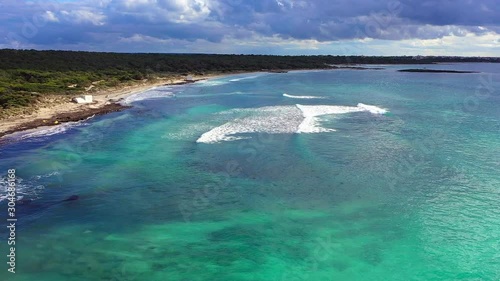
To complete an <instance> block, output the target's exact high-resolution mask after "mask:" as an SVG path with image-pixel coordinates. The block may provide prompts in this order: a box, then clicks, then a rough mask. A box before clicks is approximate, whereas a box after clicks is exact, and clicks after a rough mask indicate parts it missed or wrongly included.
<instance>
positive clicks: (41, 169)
mask: <svg viewBox="0 0 500 281" xmlns="http://www.w3.org/2000/svg"><path fill="white" fill-rule="evenodd" d="M381 67H383V68H384V69H383V70H363V71H361V70H332V71H292V72H289V73H286V74H277V73H250V74H242V75H231V76H226V77H221V78H216V79H210V80H207V81H203V82H198V83H194V84H190V85H183V86H171V87H160V88H156V89H152V90H150V91H147V92H144V93H141V94H137V95H134V96H131V97H129V98H127V99H126V101H125V102H126V103H128V104H130V105H132V106H133V107H132V108H130V109H127V110H125V111H122V112H118V113H113V114H109V115H104V116H97V117H94V118H91V119H88V120H86V121H82V122H78V123H74V124H63V125H61V126H58V127H50V128H45V129H43V128H42V129H39V130H36V131H31V132H26V133H20V134H16V135H13V136H11V137H10V138H9V140H8V141H9V142H8V144H4V145H3V146H0V159H1V160H0V175H1V184H2V186H0V198H1V199H2V201H1V202H0V224H1V225H4V226H2V227H1V230H0V234H1V237H2V241H0V245H1V246H0V250H1V253H0V255H1V256H2V257H3V258H2V259H3V261H4V262H2V266H0V280H6V281H10V280H14V281H17V280H29V281H33V280H36V281H45V280H47V281H63V280H64V281H73V280H74V281H77V280H120V281H124V280H148V281H155V280H158V281H164V280H169V281H170V280H172V281H174V280H186V281H196V280H200V281H201V280H203V281H205V280H230V281H243V280H245V281H260V280H272V281H296V280H313V281H316V280H318V281H322V280H332V281H333V280H335V281H337V280H340V281H343V280H346V281H347V280H415V281H417V280H470V281H472V280H474V281H476V280H492V281H495V280H500V65H497V64H484V63H483V64H441V65H425V66H381ZM421 67H427V68H434V69H457V70H476V71H480V72H481V73H474V74H445V73H441V74H435V73H401V72H397V71H396V70H398V69H403V68H421ZM8 169H16V173H15V175H16V177H17V188H18V190H17V191H18V194H17V195H18V199H19V201H18V202H17V206H16V215H17V218H18V221H17V224H16V273H15V274H12V273H9V272H8V271H7V269H8V267H9V266H8V265H7V264H6V262H7V257H6V255H8V254H9V252H8V247H10V246H8V245H7V238H8V236H9V232H8V230H7V229H6V227H5V226H6V225H7V222H6V220H7V218H8V217H7V200H6V199H5V195H6V191H5V190H6V182H7V171H8ZM71 195H78V196H79V199H78V200H74V201H63V200H64V199H66V198H68V197H69V196H71Z"/></svg>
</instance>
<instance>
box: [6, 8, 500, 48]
mask: <svg viewBox="0 0 500 281" xmlns="http://www.w3.org/2000/svg"><path fill="white" fill-rule="evenodd" d="M497 1H498V0H476V1H474V0H455V1H452V0H421V1H416V0H399V1H397V0H396V1H392V0H390V1H389V0H387V1H386V0H309V1H305V0H83V1H71V0H65V1H55V0H54V1H52V0H47V1H22V0H21V1H19V0H3V1H2V2H1V3H0V48H22V49H31V48H33V49H64V50H86V51H117V52H175V53H179V52H181V53H193V52H194V53H238V54H240V53H243V54H306V55H309V54H333V55H337V54H338V55H464V56H500V4H499V3H498V2H497Z"/></svg>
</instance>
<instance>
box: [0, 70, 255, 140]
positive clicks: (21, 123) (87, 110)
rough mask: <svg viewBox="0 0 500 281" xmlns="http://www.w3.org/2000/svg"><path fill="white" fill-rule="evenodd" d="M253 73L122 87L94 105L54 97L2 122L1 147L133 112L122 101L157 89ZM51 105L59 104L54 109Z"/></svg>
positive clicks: (101, 93)
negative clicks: (21, 135) (31, 133)
mask: <svg viewBox="0 0 500 281" xmlns="http://www.w3.org/2000/svg"><path fill="white" fill-rule="evenodd" d="M250 73H259V72H256V71H248V72H247V71H241V72H237V71H235V72H231V73H211V74H206V75H201V76H197V77H194V78H193V80H191V81H187V80H185V79H184V78H181V77H175V78H160V79H158V80H155V81H154V82H149V81H142V82H138V83H135V84H133V85H122V86H121V87H119V88H115V89H103V90H99V91H97V92H90V93H87V94H91V95H92V96H93V100H94V102H93V103H91V104H77V103H75V102H73V101H72V97H70V96H56V95H54V96H51V97H48V98H47V100H46V101H44V102H42V104H41V105H40V108H36V109H35V112H33V113H30V114H21V115H19V116H15V117H8V118H4V119H0V143H3V141H5V138H6V137H8V136H10V135H12V134H14V133H17V132H22V131H26V130H31V129H36V128H39V127H46V126H57V125H61V124H63V123H67V122H77V121H81V120H85V119H87V118H89V117H92V116H94V115H104V114H108V113H112V112H118V111H122V110H125V109H128V108H131V107H132V106H129V105H123V104H120V101H122V100H123V99H125V98H127V97H129V96H132V95H135V94H139V93H142V92H145V91H148V90H150V89H153V88H156V87H161V86H177V85H186V84H192V83H196V82H199V81H203V80H207V79H213V78H220V77H225V76H229V75H236V74H250ZM84 94H86V93H80V95H84ZM51 102H55V103H54V104H52V105H51V104H50V103H51Z"/></svg>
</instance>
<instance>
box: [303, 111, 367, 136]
mask: <svg viewBox="0 0 500 281" xmlns="http://www.w3.org/2000/svg"><path fill="white" fill-rule="evenodd" d="M297 108H298V109H300V111H301V112H302V116H303V117H304V121H302V123H301V124H300V125H299V128H298V130H297V133H321V132H334V131H335V129H327V128H323V127H321V126H319V121H320V118H319V116H324V115H334V114H346V113H351V112H360V111H363V110H362V109H361V108H358V107H352V106H338V105H300V104H297Z"/></svg>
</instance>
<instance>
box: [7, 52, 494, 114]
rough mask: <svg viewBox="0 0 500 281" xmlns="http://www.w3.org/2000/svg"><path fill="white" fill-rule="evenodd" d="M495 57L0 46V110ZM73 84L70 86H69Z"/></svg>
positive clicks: (483, 60)
mask: <svg viewBox="0 0 500 281" xmlns="http://www.w3.org/2000/svg"><path fill="white" fill-rule="evenodd" d="M485 61H488V62H500V58H472V57H471V58H462V57H418V58H415V57H410V56H405V57H396V56H394V57H375V56H270V55H209V54H149V53H148V54H144V53H134V54H130V53H102V52H76V51H36V50H12V49H3V50H0V110H1V109H8V108H12V107H22V106H29V105H30V104H32V103H34V102H36V101H37V99H39V98H40V97H41V96H42V95H44V94H61V95H72V94H76V93H79V92H82V91H83V90H84V88H85V87H88V86H89V85H92V83H93V82H94V83H95V82H96V81H101V82H99V85H98V86H99V87H102V88H105V87H113V86H118V85H120V84H122V83H130V82H131V81H132V82H133V81H139V80H143V79H154V78H157V77H169V76H174V75H177V76H178V75H188V74H191V75H201V74H208V73H228V72H236V71H266V70H292V69H324V68H329V67H331V66H330V65H333V64H342V65H345V64H348V65H349V64H426V63H437V62H485ZM71 85H73V86H71Z"/></svg>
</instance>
